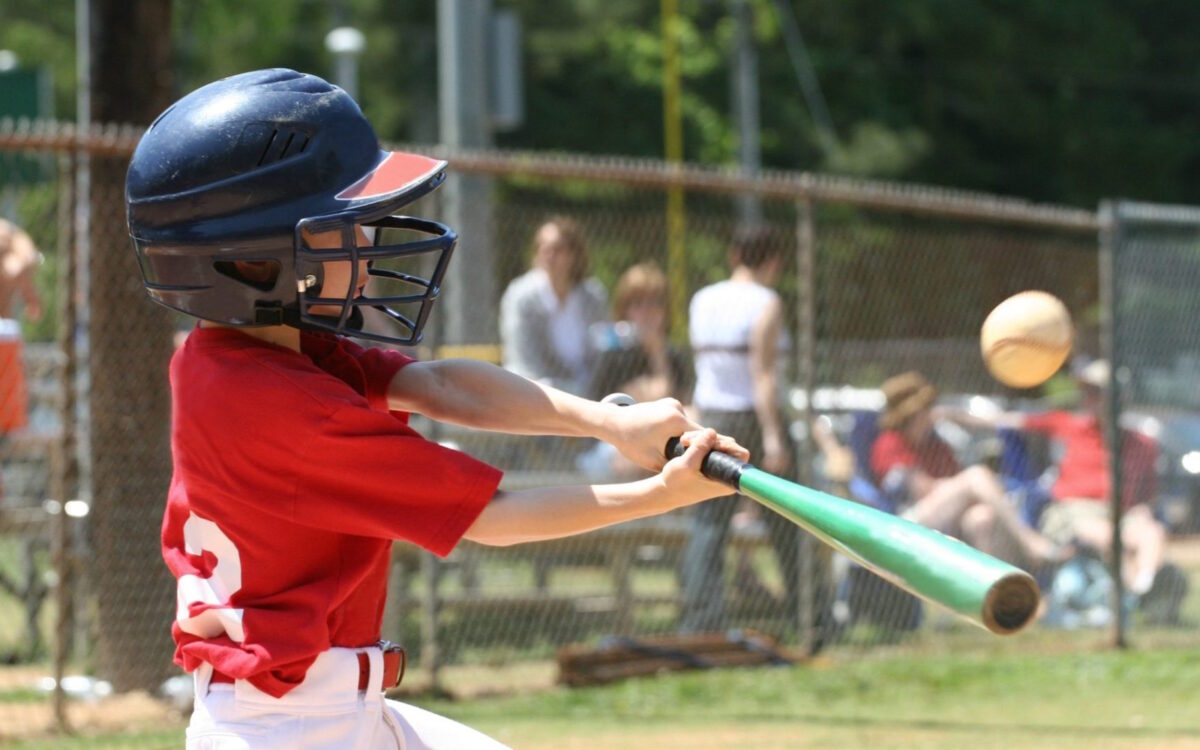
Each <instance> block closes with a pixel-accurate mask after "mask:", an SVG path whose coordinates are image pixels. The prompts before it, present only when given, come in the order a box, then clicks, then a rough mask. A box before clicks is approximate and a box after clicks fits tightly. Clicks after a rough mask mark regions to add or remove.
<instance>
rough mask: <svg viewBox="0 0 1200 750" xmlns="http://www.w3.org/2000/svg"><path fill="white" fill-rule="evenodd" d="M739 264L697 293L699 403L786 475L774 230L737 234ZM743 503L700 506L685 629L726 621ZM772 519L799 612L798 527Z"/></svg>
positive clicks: (713, 420) (688, 566)
mask: <svg viewBox="0 0 1200 750" xmlns="http://www.w3.org/2000/svg"><path fill="white" fill-rule="evenodd" d="M730 266H731V268H732V271H731V273H730V275H729V278H728V279H726V280H724V281H720V282H717V283H716V284H711V285H709V286H706V287H704V288H703V289H701V290H700V291H698V292H696V294H695V296H693V297H692V301H691V305H690V307H689V313H688V315H689V320H688V330H689V335H690V338H691V343H692V352H693V356H694V357H695V362H696V387H695V392H694V393H693V396H692V403H693V405H694V406H695V407H696V409H697V410H698V411H699V418H700V420H702V421H703V423H705V424H709V425H712V426H713V427H714V428H716V429H717V430H718V432H720V433H722V434H725V435H731V436H734V437H735V438H736V439H737V440H738V442H739V443H741V444H742V445H744V446H746V448H748V449H749V450H750V456H751V460H753V461H755V462H756V463H757V464H758V465H759V466H760V467H761V468H763V469H765V470H766V471H770V472H772V473H775V474H781V475H786V473H787V471H788V470H789V469H790V468H791V465H792V455H791V453H792V451H791V447H790V446H789V444H788V441H787V436H786V433H785V431H784V428H783V418H782V416H781V414H780V412H779V398H778V374H777V366H778V364H779V362H780V356H779V354H780V350H781V349H784V348H785V347H786V338H785V334H784V331H783V303H782V301H781V300H780V297H779V294H778V293H777V292H776V291H775V289H774V286H775V284H776V283H777V282H778V280H779V274H780V272H781V271H782V269H783V252H782V247H780V246H779V245H778V244H777V243H775V242H774V241H773V240H772V238H771V236H770V234H769V232H767V231H766V230H765V229H746V230H742V231H740V232H739V233H738V235H737V236H736V237H735V238H734V243H733V248H732V250H731V253H730ZM738 503H739V497H738V496H737V495H730V496H727V497H722V498H717V499H715V500H710V501H708V502H706V503H702V504H700V505H698V506H696V507H695V508H694V509H693V515H692V526H691V534H690V537H689V539H688V543H687V546H686V548H685V550H684V556H683V568H682V571H681V572H682V579H683V580H682V583H683V613H682V617H681V622H680V630H681V631H683V632H699V631H705V630H712V629H715V628H719V627H721V626H722V625H723V619H724V614H725V593H724V587H725V580H724V579H725V547H726V543H727V541H728V538H729V528H730V521H731V520H732V518H733V516H734V512H735V511H736V510H737V508H738ZM763 519H764V521H765V524H766V527H767V531H768V533H769V534H770V536H771V542H772V545H773V547H774V549H775V555H776V557H777V558H778V560H779V565H780V568H781V569H782V571H783V583H784V588H785V606H786V611H788V612H796V611H797V607H796V597H797V595H798V592H799V585H798V584H799V562H800V561H799V559H798V554H797V547H798V545H797V542H798V540H799V532H798V530H797V528H796V526H795V525H793V524H792V523H790V522H788V521H786V520H784V519H783V518H782V517H781V516H778V515H777V514H774V513H766V514H764V515H763Z"/></svg>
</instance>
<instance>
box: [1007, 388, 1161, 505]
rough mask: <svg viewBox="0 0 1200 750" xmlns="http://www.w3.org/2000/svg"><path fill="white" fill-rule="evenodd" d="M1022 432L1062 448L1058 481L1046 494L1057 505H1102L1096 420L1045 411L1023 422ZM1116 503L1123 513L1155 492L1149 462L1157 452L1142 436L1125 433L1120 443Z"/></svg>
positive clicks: (1103, 476) (1103, 458) (1104, 482)
mask: <svg viewBox="0 0 1200 750" xmlns="http://www.w3.org/2000/svg"><path fill="white" fill-rule="evenodd" d="M1022 426H1023V427H1024V429H1026V430H1030V431H1031V432H1041V433H1045V434H1046V435H1049V436H1050V438H1051V439H1053V440H1057V441H1059V442H1061V443H1062V445H1063V448H1064V452H1063V457H1062V460H1061V461H1059V464H1058V479H1057V480H1056V481H1055V483H1054V487H1053V488H1052V489H1051V494H1052V495H1053V496H1054V498H1055V499H1057V500H1062V499H1065V498H1084V499H1089V500H1097V501H1100V502H1106V501H1107V500H1108V494H1109V488H1110V486H1111V481H1110V479H1109V466H1108V448H1107V446H1105V444H1104V430H1103V429H1102V427H1101V425H1100V420H1099V419H1097V418H1096V416H1095V415H1092V414H1073V413H1071V412H1066V411H1049V412H1045V413H1043V414H1030V415H1028V416H1026V417H1024V419H1023V421H1022ZM1121 453H1122V462H1121V484H1122V491H1121V498H1122V502H1123V503H1124V504H1125V506H1126V507H1129V506H1130V505H1133V504H1134V503H1137V502H1141V501H1144V500H1147V499H1150V498H1151V497H1153V496H1154V494H1155V493H1156V492H1157V484H1158V481H1157V478H1156V477H1155V474H1154V462H1155V461H1156V460H1157V455H1158V448H1157V446H1155V444H1154V443H1153V441H1151V440H1150V439H1149V438H1146V437H1145V436H1143V435H1139V434H1137V433H1135V432H1129V431H1128V430H1126V431H1125V432H1123V433H1122V440H1121Z"/></svg>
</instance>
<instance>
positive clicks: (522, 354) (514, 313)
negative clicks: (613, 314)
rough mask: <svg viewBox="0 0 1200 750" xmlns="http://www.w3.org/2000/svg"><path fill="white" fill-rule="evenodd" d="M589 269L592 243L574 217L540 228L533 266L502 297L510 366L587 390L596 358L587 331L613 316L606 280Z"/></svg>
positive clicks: (503, 332) (505, 356)
mask: <svg viewBox="0 0 1200 750" xmlns="http://www.w3.org/2000/svg"><path fill="white" fill-rule="evenodd" d="M587 271H588V257H587V244H586V242H585V240H584V237H583V233H582V232H581V231H580V229H579V227H578V225H577V224H576V223H575V222H574V221H572V220H571V219H568V218H566V217H562V216H556V217H553V218H551V219H549V220H548V221H546V222H545V223H544V224H542V225H541V227H539V228H538V230H537V232H536V233H535V234H534V238H533V263H532V267H531V268H530V270H528V271H526V272H525V273H524V274H522V275H521V276H518V277H517V278H515V279H513V281H512V283H510V284H509V285H508V288H507V289H505V291H504V295H503V297H501V299H500V343H501V346H502V348H503V353H502V356H503V364H504V367H505V368H507V369H509V370H512V371H513V372H516V373H518V374H520V375H524V376H525V377H527V378H529V379H531V380H536V381H538V382H541V383H545V384H548V385H552V386H554V387H556V388H561V389H563V390H566V391H569V392H571V393H575V394H583V393H584V391H585V390H586V388H587V386H588V382H589V380H590V378H591V374H592V365H593V362H594V360H595V352H594V351H593V350H592V348H591V347H590V346H589V345H588V331H589V329H590V328H591V326H592V325H593V324H595V323H599V322H602V321H605V320H607V319H608V296H607V293H606V292H605V290H604V286H603V285H602V284H601V283H600V282H599V281H598V280H596V279H593V278H588V277H587Z"/></svg>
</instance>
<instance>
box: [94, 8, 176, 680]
mask: <svg viewBox="0 0 1200 750" xmlns="http://www.w3.org/2000/svg"><path fill="white" fill-rule="evenodd" d="M91 8H92V29H93V35H92V55H91V73H92V103H93V110H92V118H93V120H95V121H98V122H129V123H136V124H139V125H148V124H149V123H150V122H151V121H152V120H153V119H154V117H156V116H157V115H158V114H159V112H161V111H162V110H163V109H165V108H166V107H167V106H168V105H169V104H170V102H171V100H172V78H171V70H172V67H171V34H170V22H171V1H170V0H142V2H138V3H133V4H129V3H126V2H124V1H123V0H92V3H91ZM127 167H128V165H127V163H126V161H125V160H124V159H114V158H93V160H92V195H91V214H92V216H93V217H110V216H114V215H123V214H124V186H125V171H126V169H127ZM91 226H92V228H93V231H92V233H91V237H90V240H91V243H90V244H91V257H90V260H89V272H90V275H91V304H90V305H89V312H90V316H91V321H90V326H89V335H90V343H91V357H90V360H89V365H90V370H89V373H90V377H91V396H90V411H91V414H90V417H91V436H90V437H91V446H90V450H91V455H92V485H93V495H94V497H93V502H94V506H93V507H94V511H93V514H92V531H93V540H92V541H93V549H94V551H95V568H96V570H97V571H98V572H99V574H98V575H95V576H93V581H94V582H95V594H96V604H97V610H96V611H97V616H98V623H97V631H98V632H97V637H98V647H97V652H96V671H97V673H98V674H100V675H102V676H104V677H105V678H107V679H109V680H110V681H111V682H112V683H113V686H114V687H115V688H116V689H117V690H132V689H138V688H140V689H146V690H152V689H154V688H157V687H158V686H159V685H160V684H161V683H162V680H163V679H164V678H165V677H167V676H168V675H169V674H170V673H171V670H172V665H171V650H172V646H171V638H170V630H169V624H170V622H171V620H172V619H173V617H174V611H175V608H174V585H173V583H172V581H171V577H170V575H169V574H168V571H167V569H166V566H164V565H163V562H162V551H161V543H160V541H159V529H160V527H161V523H162V515H163V509H164V506H165V500H166V493H167V485H168V483H169V480H170V474H171V457H170V418H171V410H170V393H169V390H168V387H167V382H166V378H165V374H166V365H167V361H168V359H169V358H170V354H171V345H172V335H171V332H172V325H171V319H170V317H169V316H168V315H167V314H166V312H165V311H164V310H162V309H161V308H159V307H157V306H156V305H154V304H152V303H151V302H150V301H149V300H148V299H147V298H146V293H145V290H144V288H143V286H142V281H141V271H140V269H139V268H138V264H137V260H136V258H135V256H134V254H133V252H132V249H131V247H130V241H129V236H128V235H127V234H126V233H125V232H124V231H123V230H124V222H114V221H100V220H97V221H93V222H92V225H91Z"/></svg>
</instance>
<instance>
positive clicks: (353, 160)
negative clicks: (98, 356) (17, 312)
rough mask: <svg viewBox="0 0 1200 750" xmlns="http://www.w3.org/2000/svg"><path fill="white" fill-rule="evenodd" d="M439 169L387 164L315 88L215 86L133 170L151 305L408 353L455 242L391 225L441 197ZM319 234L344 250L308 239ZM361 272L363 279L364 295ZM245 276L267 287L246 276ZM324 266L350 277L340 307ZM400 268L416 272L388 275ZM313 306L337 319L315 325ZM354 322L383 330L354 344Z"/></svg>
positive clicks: (179, 110)
mask: <svg viewBox="0 0 1200 750" xmlns="http://www.w3.org/2000/svg"><path fill="white" fill-rule="evenodd" d="M445 167H446V164H445V162H443V161H439V160H435V159H429V158H426V157H424V156H419V155H416V154H404V153H399V152H387V151H383V150H382V149H381V148H380V146H379V142H378V139H377V138H376V136H375V133H374V131H373V130H372V128H371V126H370V124H369V123H368V122H367V120H366V118H365V117H364V116H363V114H362V112H361V111H360V110H359V108H358V105H357V104H356V103H355V102H354V100H353V99H351V98H350V96H349V95H347V94H346V93H345V92H344V91H343V90H342V89H340V88H338V87H336V86H333V85H331V84H329V83H327V82H326V81H324V80H322V79H320V78H317V77H316V76H310V75H305V74H301V73H297V72H295V71H291V70H284V69H274V70H262V71H254V72H252V73H244V74H241V75H237V76H233V77H230V78H226V79H223V80H221V81H217V82H215V83H211V84H209V85H207V86H204V87H202V88H200V89H197V90H196V91H194V92H192V93H191V94H188V95H187V96H185V97H183V98H182V99H180V100H179V101H178V102H176V103H175V104H174V105H172V106H171V107H170V108H168V109H167V111H166V112H164V113H163V114H162V115H160V116H159V118H158V119H157V120H156V121H155V122H154V124H152V125H151V126H150V128H149V129H148V130H147V132H146V134H145V135H144V136H143V137H142V139H141V141H140V142H139V143H138V147H137V149H136V150H135V152H134V155H133V159H132V160H131V162H130V166H129V173H128V175H127V178H126V206H127V213H128V222H129V231H130V236H131V237H132V239H133V245H134V249H135V251H136V253H137V256H138V261H139V264H140V267H141V270H142V276H143V281H144V283H145V285H146V289H147V291H148V293H149V295H150V297H151V298H152V299H154V300H155V301H156V302H159V303H160V304H163V305H165V306H167V307H170V308H172V309H175V310H179V311H181V312H184V313H187V314H189V315H193V316H195V317H198V318H201V319H204V320H210V321H214V322H220V323H226V324H231V325H239V326H256V325H258V326H261V325H278V324H285V325H291V326H295V327H298V328H306V329H315V330H324V331H332V332H335V333H340V334H350V335H354V336H358V337H361V338H368V339H373V340H376V341H383V342H390V343H396V344H403V345H411V344H415V343H417V342H418V341H420V340H421V333H422V328H423V326H424V324H425V322H426V320H427V318H428V315H429V311H430V307H431V306H432V304H433V302H434V301H435V300H436V299H437V296H438V293H439V291H440V285H441V280H442V278H443V276H444V274H445V271H446V266H447V264H448V263H449V260H450V257H451V255H452V251H453V248H454V243H455V240H456V236H455V234H454V232H453V231H451V230H450V229H449V228H447V227H445V226H444V225H442V224H439V223H437V222H434V221H429V220H426V219H419V218H414V217H408V216H401V215H398V214H397V212H398V210H399V209H401V208H402V207H404V206H406V205H408V204H410V203H412V202H413V201H415V200H417V199H419V198H420V197H422V196H424V195H426V194H427V193H429V192H430V191H432V190H433V189H435V188H436V187H437V186H438V185H440V184H441V182H442V181H443V180H444V178H445ZM358 227H362V228H368V229H370V228H373V229H374V235H375V236H374V244H372V245H370V246H369V247H359V242H358V237H357V235H358V230H357V228H358ZM328 232H337V233H339V234H340V236H341V241H340V243H336V244H338V245H340V247H334V248H332V249H328V248H316V247H313V246H312V244H311V243H310V242H309V240H308V239H307V237H308V236H312V235H313V234H314V233H328ZM397 237H399V238H400V239H399V241H397V240H396V239H395V238H397ZM322 244H326V243H322ZM360 260H365V261H367V262H368V263H369V264H370V266H371V271H370V272H369V276H370V277H371V278H370V280H369V283H368V284H367V285H366V287H365V288H362V294H359V288H360V286H361V285H360V284H358V283H357V282H358V281H360V280H359V279H358V278H357V273H358V262H359V261H360ZM243 261H250V262H252V263H254V264H255V267H256V268H257V269H262V270H263V271H264V272H263V273H261V274H258V273H255V274H249V275H248V274H246V273H245V272H244V269H245V268H246V265H245V263H242V262H243ZM327 261H347V262H350V263H351V268H352V269H353V270H352V272H351V274H352V281H351V284H350V285H349V289H348V290H346V291H345V296H338V297H335V298H325V297H322V296H320V295H321V288H322V286H323V282H324V275H325V274H324V265H323V264H324V263H325V262H327ZM405 264H408V265H413V264H416V265H417V266H418V270H420V271H421V272H420V273H412V272H408V271H402V270H397V267H399V266H404V265H405ZM271 271H273V272H274V273H271ZM397 289H402V292H401V291H396V290H397ZM313 304H317V305H319V306H334V307H335V309H336V310H338V311H339V314H337V315H334V316H327V315H315V314H312V313H310V312H309V308H310V307H311V306H312V305H313ZM365 308H374V309H376V310H378V311H379V313H380V314H379V315H373V316H372V323H374V322H375V321H376V320H379V321H381V322H384V323H385V326H384V327H385V328H387V329H389V330H387V331H386V332H384V331H379V330H376V327H375V326H372V330H370V331H362V330H360V328H361V326H362V325H363V323H364V318H363V315H362V312H363V309H365ZM326 309H328V308H326ZM391 329H394V333H393V332H392V330H391Z"/></svg>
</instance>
